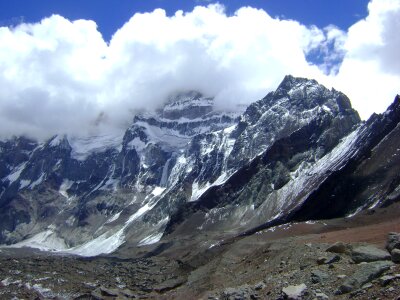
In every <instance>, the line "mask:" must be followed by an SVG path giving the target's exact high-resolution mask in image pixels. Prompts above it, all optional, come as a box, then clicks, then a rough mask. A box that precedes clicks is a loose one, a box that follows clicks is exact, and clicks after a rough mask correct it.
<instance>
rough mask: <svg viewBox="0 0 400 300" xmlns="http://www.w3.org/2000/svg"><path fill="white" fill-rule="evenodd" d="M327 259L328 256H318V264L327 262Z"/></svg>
mask: <svg viewBox="0 0 400 300" xmlns="http://www.w3.org/2000/svg"><path fill="white" fill-rule="evenodd" d="M326 260H327V258H326V257H318V258H317V264H319V265H323V264H325V262H326Z"/></svg>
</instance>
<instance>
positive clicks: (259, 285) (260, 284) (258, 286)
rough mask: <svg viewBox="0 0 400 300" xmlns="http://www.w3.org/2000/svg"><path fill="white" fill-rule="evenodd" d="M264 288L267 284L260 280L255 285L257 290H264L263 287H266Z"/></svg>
mask: <svg viewBox="0 0 400 300" xmlns="http://www.w3.org/2000/svg"><path fill="white" fill-rule="evenodd" d="M264 288H265V284H264V283H263V282H259V283H257V284H256V285H255V286H254V289H255V290H256V291H259V290H262V289H264Z"/></svg>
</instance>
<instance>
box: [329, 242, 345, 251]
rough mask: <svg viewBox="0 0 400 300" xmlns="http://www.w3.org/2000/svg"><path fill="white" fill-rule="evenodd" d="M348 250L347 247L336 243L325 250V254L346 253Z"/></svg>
mask: <svg viewBox="0 0 400 300" xmlns="http://www.w3.org/2000/svg"><path fill="white" fill-rule="evenodd" d="M347 250H348V246H347V245H346V244H344V243H342V242H336V243H334V244H333V245H331V246H330V247H328V249H326V252H333V253H346V252H347Z"/></svg>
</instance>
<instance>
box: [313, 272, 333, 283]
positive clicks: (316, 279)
mask: <svg viewBox="0 0 400 300" xmlns="http://www.w3.org/2000/svg"><path fill="white" fill-rule="evenodd" d="M328 278H329V275H328V274H326V273H324V272H322V271H320V270H313V271H311V282H312V283H321V282H323V281H325V280H327V279H328Z"/></svg>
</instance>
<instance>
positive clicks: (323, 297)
mask: <svg viewBox="0 0 400 300" xmlns="http://www.w3.org/2000/svg"><path fill="white" fill-rule="evenodd" d="M315 298H316V299H318V300H328V299H329V297H328V296H327V295H326V294H324V293H315Z"/></svg>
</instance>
